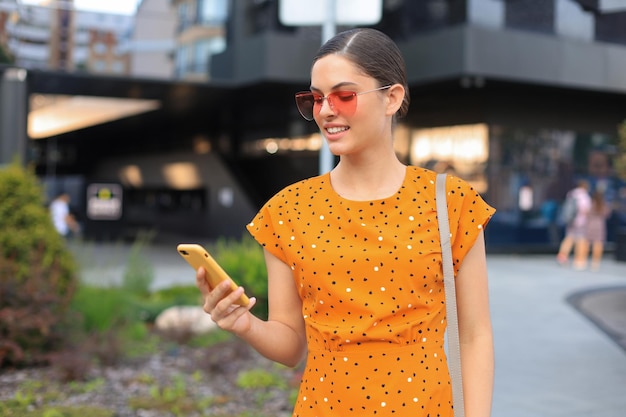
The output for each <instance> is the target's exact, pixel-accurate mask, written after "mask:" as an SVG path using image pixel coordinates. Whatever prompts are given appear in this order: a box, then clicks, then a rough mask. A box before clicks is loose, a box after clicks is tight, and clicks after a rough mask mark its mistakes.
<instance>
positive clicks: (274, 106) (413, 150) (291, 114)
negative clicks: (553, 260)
mask: <svg viewBox="0 0 626 417" xmlns="http://www.w3.org/2000/svg"><path fill="white" fill-rule="evenodd" d="M381 3H382V14H381V15H382V18H381V20H380V22H378V23H376V24H374V25H373V27H375V28H378V29H380V30H382V31H384V32H385V33H387V34H389V35H390V36H391V37H392V38H394V39H395V40H396V42H397V43H398V44H399V46H400V48H401V49H402V51H403V53H404V55H405V58H406V62H407V71H408V76H409V84H410V94H411V98H412V99H411V107H410V112H409V114H408V115H407V117H406V118H404V119H403V120H401V123H400V124H399V125H398V127H397V131H396V139H395V140H396V150H397V152H398V154H399V156H400V157H401V158H402V160H403V161H405V162H406V163H411V164H416V165H424V166H426V167H430V168H433V169H435V170H448V171H453V172H455V173H457V174H458V175H460V176H462V177H463V178H465V179H467V180H468V181H470V182H471V183H472V184H474V186H475V187H476V188H477V190H478V191H480V192H481V194H482V195H483V196H484V197H485V199H486V200H487V201H488V202H489V203H490V204H492V205H494V206H495V207H496V208H497V209H498V212H497V213H496V215H495V216H494V218H493V219H492V221H491V224H490V227H489V228H487V246H488V249H489V250H498V249H504V248H511V247H513V248H518V249H519V248H533V249H537V248H544V249H545V248H547V249H554V248H556V246H557V245H558V241H559V240H560V236H561V234H562V229H563V225H562V224H561V223H560V222H559V220H558V216H557V211H558V206H559V204H560V203H561V202H562V200H563V198H564V195H565V193H566V191H567V190H568V189H569V188H570V187H572V186H573V183H574V181H575V180H576V179H577V178H580V177H585V178H588V179H589V180H590V181H591V182H592V184H593V187H597V188H602V189H604V190H606V193H607V196H608V197H609V198H610V199H611V200H612V202H614V203H615V205H616V207H617V208H618V210H617V211H616V212H615V213H614V215H613V217H612V218H611V219H610V226H611V227H610V230H611V231H612V232H614V231H615V230H617V229H618V227H619V226H620V225H623V224H626V219H625V216H626V203H625V201H624V200H625V199H626V191H625V188H624V181H623V179H619V178H617V177H616V175H615V173H614V172H613V168H612V165H611V160H612V158H613V156H614V153H615V143H616V139H617V138H616V136H617V132H616V126H617V125H618V124H619V123H620V122H622V121H623V120H624V119H626V72H625V71H624V70H623V68H626V33H625V31H626V22H625V19H626V4H625V3H626V2H625V1H624V0H603V1H601V0H423V1H414V0H385V1H382V2H381ZM224 4H227V7H226V8H224ZM172 6H173V7H175V8H176V10H177V15H178V16H179V19H180V20H179V25H178V27H179V29H178V30H177V35H176V39H177V40H176V47H175V52H174V55H175V57H176V58H175V70H174V73H175V74H176V76H177V77H181V80H179V81H173V82H165V81H163V82H155V81H151V82H145V80H141V79H137V80H135V79H123V80H115V79H110V78H96V79H87V78H80V79H76V78H71V77H70V76H61V75H58V74H39V73H33V74H31V75H30V76H29V79H30V82H31V84H30V90H31V91H32V92H37V93H38V94H40V95H49V94H59V92H60V91H61V90H63V91H64V92H65V94H85V92H86V91H87V92H89V95H108V96H110V97H115V98H117V99H123V100H124V103H127V100H128V99H130V98H132V99H141V100H146V102H141V103H139V104H141V105H142V106H146V107H144V110H142V111H139V112H135V113H132V115H130V116H127V117H125V118H123V119H119V118H118V119H115V120H111V121H108V122H106V123H102V124H100V125H93V126H88V127H85V126H83V127H81V128H75V129H73V130H68V131H65V132H57V133H55V134H48V135H47V136H46V135H42V136H41V137H40V139H38V140H36V141H33V142H32V148H33V150H32V155H34V157H33V159H34V160H35V161H36V163H37V165H38V169H39V173H40V174H41V175H42V176H44V177H45V176H50V173H53V176H54V177H55V179H56V180H58V181H63V178H68V179H70V178H79V182H81V181H82V183H84V184H85V185H89V184H91V183H94V182H98V183H116V184H119V185H121V186H122V188H123V189H124V192H125V196H127V197H128V198H127V199H126V200H125V201H126V202H130V204H131V205H130V206H128V210H127V213H131V214H132V215H129V216H130V217H129V218H125V219H124V221H127V224H128V225H130V226H129V227H131V226H132V227H133V228H141V227H151V225H152V226H154V225H158V227H159V228H160V229H161V230H166V229H167V230H166V231H167V232H173V231H176V230H178V231H185V232H189V231H194V232H197V233H198V234H200V235H202V236H207V237H215V236H222V235H232V236H237V235H240V234H241V233H242V231H243V226H244V224H245V222H246V219H249V218H250V215H251V213H253V212H254V211H255V210H256V208H258V207H259V206H260V205H261V204H262V203H263V202H264V201H266V200H267V199H268V198H269V197H270V196H271V195H272V194H273V193H275V192H276V191H278V190H279V189H280V188H282V187H283V186H285V185H287V184H288V183H291V182H294V181H296V180H299V179H302V178H305V177H308V176H312V175H316V174H317V173H318V172H319V149H320V146H321V143H322V139H321V137H320V136H319V132H318V131H317V128H316V126H315V124H314V123H309V122H306V121H304V120H303V119H302V118H301V117H300V115H299V114H298V112H297V110H296V108H295V105H294V102H293V94H294V93H295V92H296V91H299V90H306V89H307V88H308V85H309V70H310V60H311V57H312V56H313V55H314V53H315V51H316V50H317V48H318V47H319V45H320V43H321V41H322V29H321V28H320V27H318V26H303V27H293V26H287V25H285V24H283V23H282V22H281V19H280V13H279V11H280V10H279V7H280V2H279V1H278V0H238V1H232V2H223V1H219V0H215V1H210V0H204V1H200V0H198V1H190V0H187V1H182V0H180V1H179V0H173V1H172ZM207 10H211V11H212V12H211V13H213V14H211V13H209V12H207ZM206 13H209V15H211V16H217V17H219V19H216V21H218V22H221V19H222V18H223V17H224V16H226V18H225V21H224V22H223V29H222V30H224V32H223V39H225V45H222V47H221V48H223V50H222V51H221V52H218V51H219V50H220V48H218V47H215V49H211V48H209V47H207V44H206V43H201V42H200V41H199V40H200V39H205V40H206V39H213V40H214V41H215V42H216V44H215V45H218V44H219V39H220V36H221V35H220V33H222V32H219V30H218V29H217V27H218V26H220V25H221V24H222V23H220V24H216V25H215V27H213V26H212V24H210V23H206V24H200V23H201V22H204V20H203V19H204V17H203V16H207V14H206ZM208 21H210V22H212V20H210V19H208ZM189 22H193V24H189ZM346 28H348V26H338V27H337V28H336V29H337V30H338V31H339V30H343V29H346ZM200 33H202V35H198V37H196V34H200ZM197 40H198V41H197ZM203 42H204V41H203ZM209 49H210V50H211V53H209V54H207V53H206V51H207V50H209ZM194 51H195V52H194ZM200 51H205V52H203V53H200ZM209 55H210V59H207V56H209ZM194 57H196V58H197V59H196V58H194ZM201 68H205V74H206V75H205V77H206V80H209V81H208V82H198V80H199V79H200V78H197V75H194V74H198V73H199V71H200V72H201ZM187 73H189V74H188V75H189V77H187ZM116 103H118V102H116ZM135 104H138V103H135ZM116 106H117V107H121V105H120V104H119V103H118V104H116ZM29 136H30V137H32V135H29ZM85 137H88V138H89V141H86V140H85ZM185 173H186V174H185ZM181 178H186V179H187V180H189V179H193V181H191V182H189V181H187V182H184V181H183V182H181V180H180V179H181ZM85 188H87V187H85ZM122 223H123V222H122ZM131 223H132V224H131ZM120 227H122V228H123V227H124V224H121V226H120ZM613 238H614V236H613V235H612V236H611V239H613Z"/></svg>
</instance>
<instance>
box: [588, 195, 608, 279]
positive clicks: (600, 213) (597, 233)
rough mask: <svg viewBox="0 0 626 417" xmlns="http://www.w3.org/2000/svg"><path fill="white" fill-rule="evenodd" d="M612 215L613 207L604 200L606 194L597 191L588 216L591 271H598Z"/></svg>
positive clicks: (592, 196)
mask: <svg viewBox="0 0 626 417" xmlns="http://www.w3.org/2000/svg"><path fill="white" fill-rule="evenodd" d="M610 215H611V207H610V206H609V205H608V204H607V202H606V200H605V199H604V193H602V192H601V191H599V190H596V191H595V192H594V193H593V194H592V195H591V210H590V211H589V214H588V216H587V225H586V230H585V233H586V237H587V241H588V242H589V244H590V245H591V269H592V270H594V271H597V270H598V268H599V267H600V262H601V261H602V255H603V253H604V242H605V241H606V221H607V219H608V218H609V216H610Z"/></svg>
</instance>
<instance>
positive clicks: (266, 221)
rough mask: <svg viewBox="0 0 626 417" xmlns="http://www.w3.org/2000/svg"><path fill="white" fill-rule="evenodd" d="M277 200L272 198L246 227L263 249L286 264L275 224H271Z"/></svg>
mask: <svg viewBox="0 0 626 417" xmlns="http://www.w3.org/2000/svg"><path fill="white" fill-rule="evenodd" d="M277 198H278V197H273V198H272V199H270V200H269V201H268V202H267V203H265V205H264V206H263V207H262V208H261V210H259V212H258V213H257V214H256V216H254V218H253V219H252V221H251V222H250V223H248V224H247V225H246V228H247V229H248V232H249V233H250V234H251V235H252V237H253V238H254V239H255V240H256V241H257V242H258V243H259V244H260V245H261V246H263V248H264V249H266V250H267V251H268V252H270V253H271V254H272V255H274V256H276V257H277V258H278V259H280V260H281V261H283V262H285V263H287V259H286V256H285V253H284V252H283V249H282V245H281V242H280V235H279V234H278V233H277V232H276V224H274V222H273V217H274V216H273V215H272V212H273V208H274V206H275V205H276V204H277Z"/></svg>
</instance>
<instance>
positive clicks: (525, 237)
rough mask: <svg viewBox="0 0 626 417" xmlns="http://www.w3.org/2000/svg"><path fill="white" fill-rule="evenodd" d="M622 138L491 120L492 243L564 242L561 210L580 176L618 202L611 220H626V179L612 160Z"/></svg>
mask: <svg viewBox="0 0 626 417" xmlns="http://www.w3.org/2000/svg"><path fill="white" fill-rule="evenodd" d="M616 141H617V138H616V137H611V136H607V135H603V134H598V133H593V132H576V131H571V130H556V129H529V128H523V127H515V126H491V127H490V149H489V152H490V155H489V163H488V168H487V176H488V178H489V179H488V183H489V184H490V188H489V190H488V191H487V193H486V194H485V195H486V198H487V199H488V201H489V202H490V203H491V204H493V205H494V206H495V207H497V208H498V213H497V214H496V216H494V218H493V221H492V225H493V226H492V230H491V231H490V233H491V237H490V238H491V239H492V243H498V242H501V243H509V244H510V243H520V244H538V245H539V244H549V245H552V246H556V245H558V243H559V241H560V239H561V238H562V233H563V229H564V224H563V223H562V221H561V220H560V219H559V211H560V208H561V205H562V203H563V201H564V199H565V194H566V193H567V192H568V191H569V190H570V189H572V188H573V187H574V186H575V183H576V182H577V181H578V180H579V179H587V180H588V181H589V182H590V184H591V188H592V191H593V190H596V189H598V190H601V191H603V192H604V195H605V198H606V199H607V201H608V202H609V204H610V205H612V206H613V207H614V208H615V210H614V212H613V214H612V216H611V218H610V219H609V220H608V221H609V223H610V224H615V225H617V224H624V221H626V218H624V214H625V213H626V211H624V207H626V206H625V204H626V194H625V192H626V183H624V181H622V180H620V179H618V177H617V176H616V173H615V172H614V170H613V164H612V160H613V158H614V156H615V144H616ZM609 230H611V228H609ZM612 230H613V231H614V230H615V228H612ZM613 238H614V236H613V235H612V233H609V240H613Z"/></svg>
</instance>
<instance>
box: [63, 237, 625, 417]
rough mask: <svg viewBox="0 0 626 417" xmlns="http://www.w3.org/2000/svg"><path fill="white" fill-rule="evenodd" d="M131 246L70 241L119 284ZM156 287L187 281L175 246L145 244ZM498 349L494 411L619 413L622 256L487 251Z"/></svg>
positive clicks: (539, 416) (593, 416) (101, 276)
mask: <svg viewBox="0 0 626 417" xmlns="http://www.w3.org/2000/svg"><path fill="white" fill-rule="evenodd" d="M129 249H130V246H129V245H122V244H120V245H102V244H97V243H86V244H82V245H80V246H74V247H73V248H72V250H73V251H74V252H75V253H76V255H77V259H78V260H79V263H80V264H81V265H82V266H81V269H82V272H81V276H82V277H83V279H84V280H85V281H88V282H93V283H101V284H110V283H119V282H121V280H122V277H123V274H124V269H125V267H124V265H125V262H126V260H127V257H128V254H129ZM141 256H142V257H143V258H144V259H146V260H149V261H150V263H151V265H152V266H153V268H154V269H153V272H154V278H155V279H154V288H155V289H156V288H163V287H167V286H170V285H194V273H193V271H192V270H191V269H190V268H189V266H188V265H187V264H186V263H185V261H184V260H183V259H182V258H180V256H179V255H178V254H177V253H176V248H175V245H152V246H150V247H147V248H144V249H143V250H142V253H141ZM488 265H489V279H490V291H491V310H492V318H493V326H494V335H495V347H496V381H495V391H494V402H493V404H494V406H493V414H492V416H493V417H623V416H624V415H626V414H625V413H626V411H625V410H626V343H624V344H623V345H622V346H620V344H619V343H622V342H624V341H626V263H624V262H616V261H614V260H613V258H612V256H611V255H607V256H606V259H605V261H604V263H603V264H602V266H601V268H600V270H599V271H597V272H591V271H575V270H572V269H569V268H564V267H561V266H559V265H558V264H557V263H556V262H555V261H554V257H553V256H549V255H500V254H498V255H495V254H494V255H489V256H488Z"/></svg>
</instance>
